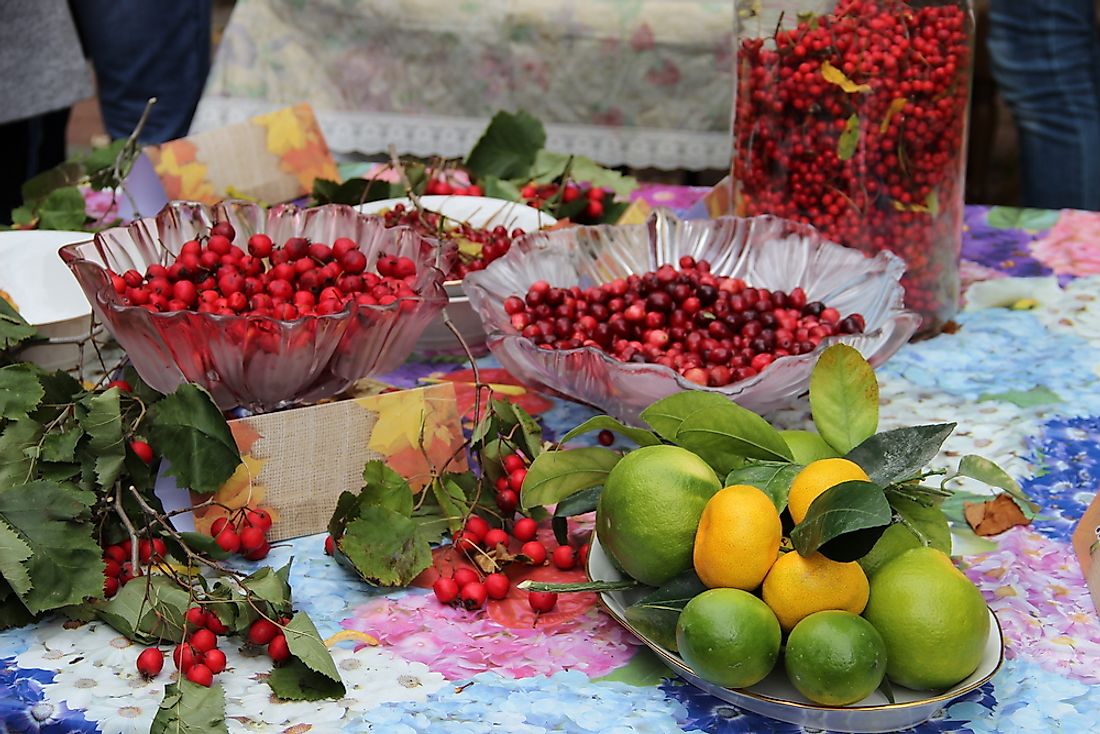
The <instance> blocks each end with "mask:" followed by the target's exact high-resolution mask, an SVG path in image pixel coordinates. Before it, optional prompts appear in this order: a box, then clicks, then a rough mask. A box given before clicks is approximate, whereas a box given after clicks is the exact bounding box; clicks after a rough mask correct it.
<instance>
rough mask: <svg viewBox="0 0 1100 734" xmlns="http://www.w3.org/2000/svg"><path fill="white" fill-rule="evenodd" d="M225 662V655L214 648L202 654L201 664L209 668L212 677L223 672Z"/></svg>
mask: <svg viewBox="0 0 1100 734" xmlns="http://www.w3.org/2000/svg"><path fill="white" fill-rule="evenodd" d="M225 662H226V661H225V653H224V652H222V651H221V650H219V649H218V648H216V647H215V648H213V649H211V650H207V651H206V652H205V653H203V656H202V664H203V665H205V666H206V667H208V668H210V672H211V673H213V674H214V675H217V674H218V673H220V672H222V671H223V670H225Z"/></svg>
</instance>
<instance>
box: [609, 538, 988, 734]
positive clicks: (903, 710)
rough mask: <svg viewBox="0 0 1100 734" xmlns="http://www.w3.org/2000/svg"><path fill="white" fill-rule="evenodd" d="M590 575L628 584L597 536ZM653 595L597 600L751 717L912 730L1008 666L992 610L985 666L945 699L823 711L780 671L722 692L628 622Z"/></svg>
mask: <svg viewBox="0 0 1100 734" xmlns="http://www.w3.org/2000/svg"><path fill="white" fill-rule="evenodd" d="M587 571H588V577H589V578H590V579H592V580H593V581H622V580H623V579H625V578H626V576H625V575H624V574H623V573H622V572H621V571H619V570H617V569H616V568H615V566H614V565H612V563H611V559H610V558H608V556H607V554H606V553H605V552H604V550H603V548H602V547H601V546H600V542H599V539H598V538H596V536H595V535H593V536H592V543H591V546H590V548H589V551H588V568H587ZM649 591H652V590H651V589H648V588H646V587H643V588H640V589H629V590H627V591H613V592H603V593H601V594H600V595H599V598H600V605H601V606H602V607H603V608H604V610H605V611H606V612H607V613H608V614H610V615H611V617H612V618H613V619H614V620H615V621H616V622H618V623H619V624H621V625H622V626H624V627H626V629H628V630H629V631H630V632H631V633H632V634H633V635H634V636H635V637H637V638H638V639H639V640H641V641H642V642H644V643H645V644H646V646H647V647H649V648H650V649H651V650H653V652H654V653H656V654H657V657H659V658H660V659H661V660H662V662H664V664H665V665H667V666H668V667H669V668H671V669H672V670H673V672H675V673H676V674H677V675H678V676H680V677H681V678H683V679H684V680H686V681H688V682H689V683H691V684H692V685H695V686H697V687H699V688H701V689H703V690H704V691H706V692H707V693H709V694H711V695H712V696H716V697H717V698H720V699H722V700H723V701H726V702H728V703H731V704H733V705H735V706H739V707H741V708H743V709H745V710H747V711H752V712H753V713H757V714H760V715H762V716H770V717H771V718H773V719H778V720H779V721H786V722H788V723H791V724H798V725H799V726H804V727H808V728H814V729H827V730H829V731H840V732H891V731H897V730H899V729H908V728H909V727H912V726H916V725H917V724H920V723H921V722H924V721H927V720H928V719H929V718H931V717H932V715H933V714H935V713H936V712H937V711H939V710H940V709H942V708H943V707H944V706H946V705H947V704H948V703H949V702H950V701H952V700H954V699H956V698H958V697H960V696H965V695H966V694H967V693H969V692H970V691H973V690H974V689H975V688H978V687H980V686H982V685H984V684H985V683H987V682H988V681H989V680H990V679H991V678H992V677H993V676H994V675H995V674H996V673H997V671H998V670H1000V667H1001V664H1002V663H1003V662H1004V636H1003V633H1002V632H1001V625H1000V622H998V621H997V616H996V615H995V614H994V613H993V610H989V617H990V620H989V638H988V639H987V640H986V645H985V652H984V654H983V655H982V662H981V664H980V665H979V666H978V669H977V670H975V671H974V672H973V673H972V674H971V675H970V676H969V677H968V678H967V679H966V680H964V681H962V682H960V683H959V684H957V685H955V686H954V687H952V688H950V689H948V690H946V691H944V692H943V693H938V694H933V693H929V692H928V691H913V690H910V689H908V688H902V687H901V686H894V700H895V703H890V702H889V701H888V700H887V699H886V697H885V696H884V695H883V694H882V692H881V691H875V692H874V693H872V694H871V695H870V696H868V697H867V698H865V699H863V700H862V701H859V702H857V703H854V704H851V705H850V706H822V705H819V704H816V703H813V702H811V701H810V700H809V699H807V698H805V697H804V696H803V695H802V694H801V693H799V692H798V691H797V690H796V689H795V687H794V686H793V685H791V683H790V681H789V680H788V679H787V675H786V673H785V672H784V671H783V669H782V666H776V669H775V670H773V671H772V672H771V674H770V675H768V677H767V678H765V679H764V680H762V681H760V682H759V683H757V684H756V685H755V686H751V687H749V688H738V689H733V688H723V687H722V686H719V685H716V684H714V683H710V682H709V681H706V680H703V679H702V678H700V677H699V676H698V675H696V674H695V671H693V670H692V669H691V667H690V666H688V664H687V663H685V662H684V661H683V659H682V658H681V657H680V656H679V655H677V654H676V653H674V652H672V651H670V650H667V649H665V648H663V647H661V646H660V645H658V644H657V643H656V642H653V641H652V640H650V639H648V638H647V637H646V636H645V635H643V634H642V633H641V632H639V631H638V630H637V629H635V628H634V626H633V625H631V624H630V622H628V621H627V619H626V611H625V610H626V608H627V607H628V606H630V605H631V604H633V603H634V602H636V601H637V600H638V599H639V598H641V597H642V596H644V595H645V594H647V593H648V592H649Z"/></svg>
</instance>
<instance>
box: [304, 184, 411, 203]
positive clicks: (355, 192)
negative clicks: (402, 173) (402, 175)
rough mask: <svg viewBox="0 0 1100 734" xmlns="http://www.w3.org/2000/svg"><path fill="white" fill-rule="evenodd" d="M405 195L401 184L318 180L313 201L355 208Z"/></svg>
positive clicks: (314, 185) (314, 186) (314, 188)
mask: <svg viewBox="0 0 1100 734" xmlns="http://www.w3.org/2000/svg"><path fill="white" fill-rule="evenodd" d="M404 195H405V189H404V188H403V187H402V186H401V184H396V183H389V182H386V181H375V180H371V179H363V178H351V179H348V180H347V181H345V182H344V183H338V182H336V181H329V180H326V179H322V178H318V179H314V181H313V193H312V196H313V199H314V201H316V202H317V203H318V204H347V205H349V206H355V205H357V204H365V203H367V202H370V201H381V200H382V199H394V198H398V197H402V196H404Z"/></svg>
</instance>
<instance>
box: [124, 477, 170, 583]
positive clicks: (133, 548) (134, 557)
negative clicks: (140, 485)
mask: <svg viewBox="0 0 1100 734" xmlns="http://www.w3.org/2000/svg"><path fill="white" fill-rule="evenodd" d="M130 491H132V492H133V493H134V495H135V496H136V497H137V498H138V501H139V502H141V504H143V505H145V500H144V499H142V498H141V495H139V494H138V491H137V489H135V488H134V487H133V486H131V487H130ZM145 506H146V507H148V505H145ZM150 509H152V508H150ZM115 514H117V515H118V519H119V520H121V521H122V524H123V525H125V526H126V532H127V533H129V534H130V568H132V569H138V568H141V564H140V562H139V558H138V537H137V531H136V530H135V529H134V524H133V523H132V522H130V516H129V515H127V514H126V510H124V509H123V508H122V486H121V485H120V484H119V483H117V482H116V483H115ZM185 547H186V546H185Z"/></svg>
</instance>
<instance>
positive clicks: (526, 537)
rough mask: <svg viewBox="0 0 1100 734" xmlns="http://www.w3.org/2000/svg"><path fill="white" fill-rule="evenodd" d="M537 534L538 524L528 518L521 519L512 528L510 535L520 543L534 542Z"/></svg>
mask: <svg viewBox="0 0 1100 734" xmlns="http://www.w3.org/2000/svg"><path fill="white" fill-rule="evenodd" d="M538 532H539V524H538V523H537V522H535V521H534V520H532V519H531V518H529V517H521V518H520V519H519V520H516V524H515V525H514V526H513V527H512V535H513V536H514V537H515V539H516V540H518V541H520V542H521V543H527V542H528V541H532V540H534V539H535V536H536V535H537V534H538Z"/></svg>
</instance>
